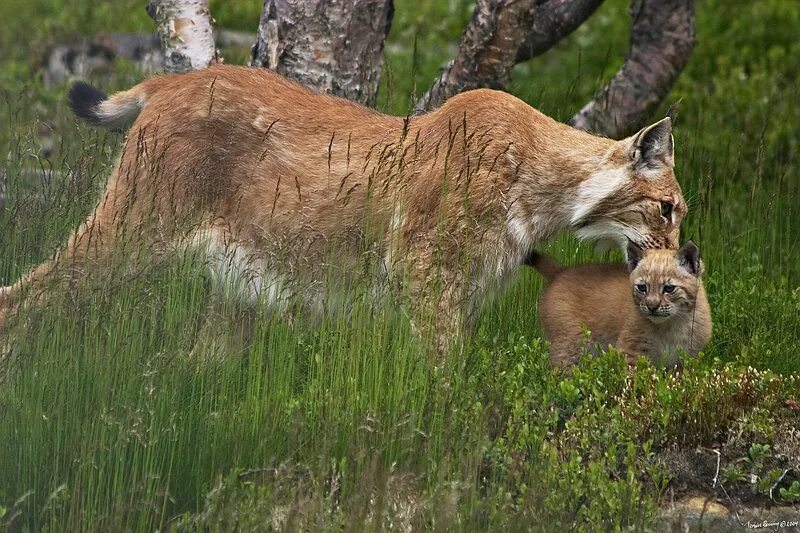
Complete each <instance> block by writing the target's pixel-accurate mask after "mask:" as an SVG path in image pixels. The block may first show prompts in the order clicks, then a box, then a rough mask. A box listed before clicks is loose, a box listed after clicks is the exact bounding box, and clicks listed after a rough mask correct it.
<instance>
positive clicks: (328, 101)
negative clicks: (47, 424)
mask: <svg viewBox="0 0 800 533" xmlns="http://www.w3.org/2000/svg"><path fill="white" fill-rule="evenodd" d="M138 107H141V112H140V114H139V116H138V118H137V119H136V121H135V122H134V123H133V126H132V127H131V129H130V130H129V132H128V134H127V136H126V139H125V142H124V146H123V149H122V153H121V155H120V158H119V162H118V164H117V165H116V169H115V170H114V172H113V174H112V175H111V177H110V179H109V181H108V184H107V186H106V189H105V192H104V193H103V196H102V198H101V201H100V203H99V204H98V206H97V208H96V209H95V210H94V212H93V213H92V214H91V215H90V216H89V217H88V219H87V220H86V222H85V223H84V224H83V225H82V226H81V227H80V228H79V229H78V230H77V231H76V232H75V233H74V234H73V235H72V236H71V237H70V238H69V240H68V242H67V243H66V245H65V246H64V247H63V248H62V249H61V250H60V251H59V252H58V255H57V258H56V259H55V260H54V261H48V262H46V263H43V264H42V265H40V266H39V267H37V268H35V269H34V270H32V271H31V273H29V274H28V275H27V276H25V277H23V278H22V279H20V280H19V281H18V282H17V283H16V284H15V285H13V286H12V287H10V288H9V289H8V290H7V291H6V293H5V295H4V298H5V302H4V304H5V306H6V307H8V308H10V307H12V306H14V305H16V304H17V303H18V301H19V295H20V291H21V290H22V289H23V288H25V287H26V286H27V287H29V288H31V287H33V288H35V287H42V286H43V283H44V280H45V278H47V277H48V276H49V274H50V273H51V272H53V271H62V272H68V273H72V274H75V275H82V274H83V273H85V272H86V271H88V270H93V269H95V267H94V266H93V267H92V268H88V267H87V265H86V263H87V262H92V263H97V264H99V265H101V266H102V265H103V264H104V262H105V260H106V258H108V257H109V256H110V251H111V250H119V249H121V248H125V247H131V249H133V248H137V247H139V246H140V245H143V246H145V247H147V252H146V253H145V255H151V256H155V257H158V256H161V255H163V254H165V253H168V252H170V251H173V250H176V249H177V250H181V249H186V248H196V249H201V250H204V251H208V252H209V255H210V257H211V259H210V260H211V262H212V263H214V264H216V265H217V267H218V273H219V276H218V277H219V279H222V280H227V279H228V278H229V277H231V276H233V275H234V274H235V273H238V274H239V275H241V274H242V272H245V273H246V274H245V275H246V276H249V278H248V279H247V280H245V282H244V283H243V284H242V287H240V289H241V290H242V291H244V292H245V293H247V294H251V293H253V294H257V293H259V291H261V292H264V291H266V292H268V293H269V294H270V298H273V297H274V298H276V299H277V300H279V301H280V302H281V305H288V303H287V302H289V301H292V300H298V301H300V302H303V303H304V304H305V305H308V306H310V307H314V308H325V307H328V306H329V301H328V298H329V295H328V293H327V292H326V291H327V287H328V285H329V281H328V280H330V279H332V278H336V279H337V280H341V282H342V283H343V284H344V285H348V284H352V283H358V282H359V280H360V279H363V272H364V269H365V268H366V267H364V265H365V264H366V263H369V264H373V265H375V264H377V265H379V267H380V268H379V269H378V270H380V271H381V272H382V273H383V278H384V281H386V280H388V281H390V282H394V281H398V282H399V281H400V280H403V282H404V284H403V286H404V287H405V288H406V292H407V293H408V296H409V298H408V300H407V301H408V302H410V306H411V307H412V311H414V313H412V316H417V315H418V313H420V312H422V313H430V314H432V316H434V317H435V318H436V320H435V321H436V324H437V328H438V330H439V335H438V337H437V340H438V341H439V344H440V347H441V345H442V344H443V343H446V342H448V341H449V340H450V339H452V338H455V337H456V336H457V334H458V332H460V331H462V327H463V325H464V324H465V323H467V324H472V323H474V319H475V317H476V316H477V311H478V310H479V308H480V307H481V304H482V302H483V301H484V296H485V295H486V294H487V293H491V292H493V291H494V290H496V289H497V288H498V287H499V286H500V285H501V284H502V282H503V281H504V280H505V279H507V278H508V276H509V275H510V274H513V273H514V272H515V271H516V269H517V268H518V266H519V265H520V263H521V262H522V259H523V258H524V256H525V254H526V253H527V252H528V251H529V250H530V248H531V247H532V246H533V245H535V244H537V243H540V242H542V241H544V240H546V239H548V238H549V237H551V236H553V235H554V234H555V233H557V232H559V231H562V230H565V229H573V230H576V231H578V232H579V235H584V236H585V237H588V238H597V239H613V240H615V241H616V242H620V243H622V242H625V240H626V239H628V238H630V239H633V240H635V241H636V242H639V243H640V244H642V245H643V246H645V247H674V246H677V235H678V228H679V225H680V222H681V220H682V219H683V216H684V215H685V211H686V208H685V202H684V201H683V198H682V195H681V190H680V187H679V185H678V183H677V181H676V180H675V176H674V174H673V171H672V160H671V157H672V156H671V148H672V146H671V136H669V122H668V120H666V121H662V122H661V123H659V124H657V125H655V126H653V127H651V129H650V133H647V132H646V130H643V132H640V134H638V135H637V136H634V137H631V138H628V139H624V140H622V141H612V140H610V139H605V138H601V137H596V136H592V135H589V134H587V133H584V132H581V131H578V130H575V129H573V128H571V127H569V126H567V125H564V124H561V123H559V122H556V121H554V120H552V119H550V118H549V117H547V116H545V115H543V114H541V113H539V112H538V111H536V110H535V109H533V108H532V107H530V106H528V105H527V104H525V103H524V102H522V101H521V100H519V99H517V98H515V97H514V96H512V95H509V94H506V93H504V92H498V91H490V90H484V89H481V90H475V91H469V92H466V93H463V94H460V95H458V96H455V97H453V98H451V99H450V100H448V101H447V102H446V103H445V104H444V105H443V106H442V107H441V108H439V109H438V110H436V111H434V112H431V113H429V114H427V115H422V116H419V117H410V118H408V119H404V118H402V117H394V116H387V115H382V114H380V113H377V112H375V111H373V110H370V109H367V108H364V107H360V106H358V105H356V104H354V103H352V102H349V101H346V100H342V99H339V98H335V97H331V96H326V95H323V94H319V93H316V92H312V91H310V90H308V89H306V88H304V87H302V86H300V85H298V84H296V83H293V82H291V81H289V80H287V79H285V78H282V77H280V76H278V75H276V74H274V73H272V72H270V71H268V70H266V69H255V68H242V67H232V66H214V67H211V68H208V69H204V70H201V71H196V72H191V73H187V74H182V75H174V76H161V77H154V78H151V79H148V80H146V81H144V82H142V83H141V84H139V85H137V86H136V87H133V88H132V89H130V90H128V91H125V92H123V93H118V95H115V96H112V97H111V98H110V99H109V100H106V101H105V102H103V103H101V104H99V105H97V106H96V108H95V110H94V113H95V119H96V120H97V121H98V122H99V123H101V124H106V125H119V124H123V123H126V122H128V121H130V119H131V118H132V116H134V114H135V111H136V109H137V108H138ZM653 128H654V129H653ZM665 135H666V136H667V137H669V138H670V142H669V150H670V152H669V154H666V153H665V152H663V150H662V151H660V152H659V151H653V150H650V152H648V153H647V155H644V151H643V150H645V149H650V148H648V146H650V147H651V148H652V146H654V145H653V143H652V142H650V144H647V143H644V142H643V141H642V140H641V139H643V138H644V137H651V138H653V139H665V138H667V137H665ZM664 146H665V145H664V143H661V147H662V148H663V147H664ZM603 173H605V174H603ZM596 175H600V176H601V178H602V179H599V180H595V181H591V179H592V176H596ZM606 178H607V179H606ZM590 181H591V183H592V184H593V185H592V186H585V184H586V183H588V182H590ZM606 181H607V182H608V183H612V184H614V185H615V188H614V189H613V191H611V190H610V189H609V191H606V188H605V186H604V183H606ZM582 185H583V188H582ZM617 186H619V187H617ZM606 193H609V194H606ZM576 198H582V199H584V200H586V202H585V203H584V204H583V205H576ZM664 200H668V201H669V202H671V203H672V204H674V206H675V215H674V217H670V219H669V220H667V219H665V218H664V217H661V216H660V214H659V207H658V206H659V202H661V201H664ZM582 201H583V200H582ZM587 206H589V207H591V209H584V208H585V207H587ZM576 213H578V214H579V215H580V216H578V215H576ZM580 232H583V233H580ZM220 257H229V259H230V261H228V260H220V259H219V258H220ZM232 262H235V263H236V265H235V266H236V268H229V267H230V266H231V265H232ZM56 266H60V267H61V268H58V269H56ZM367 269H368V268H367ZM331 270H334V271H335V274H334V275H333V276H331V275H330V274H329V273H330V271H331ZM247 273H250V274H252V275H250V274H247ZM434 294H435V296H434ZM1 322H2V316H0V327H1Z"/></svg>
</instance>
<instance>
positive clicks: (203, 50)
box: [147, 0, 220, 73]
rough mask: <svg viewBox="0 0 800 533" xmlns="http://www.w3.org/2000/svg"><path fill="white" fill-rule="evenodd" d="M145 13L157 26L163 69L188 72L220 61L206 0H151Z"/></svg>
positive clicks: (173, 71)
mask: <svg viewBox="0 0 800 533" xmlns="http://www.w3.org/2000/svg"><path fill="white" fill-rule="evenodd" d="M147 14H148V15H150V18H152V19H153V21H154V22H155V23H156V27H157V28H158V35H159V37H160V39H161V48H162V50H163V51H164V69H165V70H166V72H169V73H179V72H188V71H190V70H197V69H201V68H205V67H207V66H209V65H210V64H212V63H216V62H218V61H220V58H219V57H218V55H217V51H216V48H215V46H214V33H213V28H212V25H211V14H210V13H209V9H208V0H150V1H149V2H148V4H147Z"/></svg>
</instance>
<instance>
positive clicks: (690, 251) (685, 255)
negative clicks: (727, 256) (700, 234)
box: [677, 241, 703, 277]
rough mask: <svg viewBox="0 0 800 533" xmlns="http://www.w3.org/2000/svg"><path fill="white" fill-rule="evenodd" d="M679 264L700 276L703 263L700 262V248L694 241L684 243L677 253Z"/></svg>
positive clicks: (692, 273) (694, 274)
mask: <svg viewBox="0 0 800 533" xmlns="http://www.w3.org/2000/svg"><path fill="white" fill-rule="evenodd" d="M677 258H678V264H680V266H681V267H682V268H683V269H684V270H686V271H687V272H689V273H690V274H691V275H693V276H694V277H700V274H701V272H702V270H703V264H702V263H701V262H700V250H699V249H698V248H697V245H696V244H695V243H693V242H692V241H688V242H687V243H686V244H684V245H683V246H682V247H681V249H680V250H678V254H677Z"/></svg>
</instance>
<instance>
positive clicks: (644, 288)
mask: <svg viewBox="0 0 800 533" xmlns="http://www.w3.org/2000/svg"><path fill="white" fill-rule="evenodd" d="M636 290H637V291H639V292H647V285H645V284H644V283H637V284H636Z"/></svg>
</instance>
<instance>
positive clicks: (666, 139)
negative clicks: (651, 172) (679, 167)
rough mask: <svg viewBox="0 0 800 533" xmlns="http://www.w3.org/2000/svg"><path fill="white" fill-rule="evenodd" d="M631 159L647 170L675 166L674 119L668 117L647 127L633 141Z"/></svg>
mask: <svg viewBox="0 0 800 533" xmlns="http://www.w3.org/2000/svg"><path fill="white" fill-rule="evenodd" d="M631 158H632V159H633V160H634V161H636V164H637V165H641V166H644V167H646V168H658V167H660V166H664V165H667V166H670V167H671V166H673V165H674V164H675V142H674V140H673V139H672V119H671V118H669V117H667V118H665V119H662V120H660V121H658V122H656V123H655V124H652V125H650V126H647V127H646V128H644V129H642V130H641V131H640V132H639V133H637V134H636V136H635V137H634V140H633V147H632V151H631Z"/></svg>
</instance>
